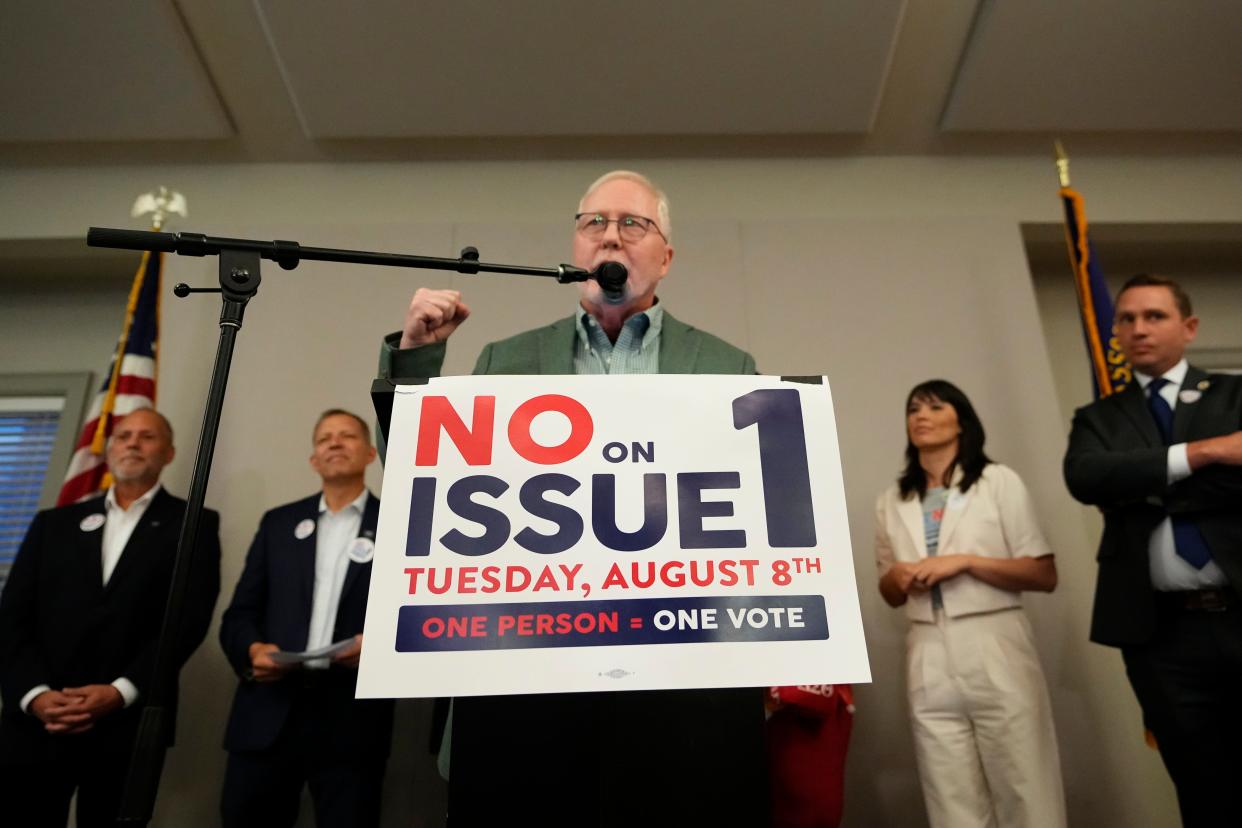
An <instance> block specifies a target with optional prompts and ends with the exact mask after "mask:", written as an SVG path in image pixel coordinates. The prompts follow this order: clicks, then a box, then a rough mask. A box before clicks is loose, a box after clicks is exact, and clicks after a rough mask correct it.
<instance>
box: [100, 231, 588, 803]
mask: <svg viewBox="0 0 1242 828" xmlns="http://www.w3.org/2000/svg"><path fill="white" fill-rule="evenodd" d="M86 243H87V244H88V245H90V246H92V247H112V248H121V249H124V250H150V251H153V252H165V253H176V254H178V255H181V256H218V257H219V259H220V267H219V276H220V287H218V288H191V287H188V286H187V285H184V284H179V285H177V286H176V287H175V288H174V289H173V292H174V293H175V294H176V295H177V296H179V297H185V296H188V295H189V294H191V293H219V294H221V300H222V302H223V307H222V309H221V311H220V341H219V345H218V348H217V350H216V360H215V365H214V367H213V368H212V372H211V383H210V385H209V386H208V390H207V407H206V411H205V412H204V414H203V427H202V431H201V432H200V433H199V438H198V452H197V454H196V455H195V458H194V471H193V474H192V477H191V480H190V492H189V495H188V496H187V505H186V511H185V522H184V523H183V524H182V526H181V535H180V537H179V539H178V541H177V554H176V558H175V560H174V564H173V579H172V586H171V588H170V589H169V593H168V603H167V605H166V607H165V611H164V623H163V626H162V628H161V629H160V638H159V644H158V646H157V650H156V658H155V668H154V669H155V672H154V676H153V677H152V681H151V690H150V693H148V694H147V697H146V699H145V700H144V706H143V709H142V715H141V718H140V720H139V724H138V734H137V737H136V738H135V741H134V752H133V757H132V761H131V763H130V767H129V772H128V775H127V777H126V780H125V789H124V792H123V794H122V798H121V811H120V815H119V816H118V819H117V825H119V826H146V825H147V824H148V823H149V822H150V820H151V816H152V814H153V813H154V810H155V796H156V792H157V791H158V789H159V783H160V775H161V773H162V772H163V768H164V758H165V754H166V752H167V747H166V744H165V738H164V737H165V734H166V733H167V732H168V728H169V727H171V726H172V724H173V722H172V720H171V719H172V716H171V714H172V710H171V709H170V707H169V705H170V703H171V701H172V697H173V694H174V693H175V691H176V686H177V674H178V672H179V665H178V664H177V650H178V647H177V643H178V641H179V640H180V636H181V625H182V621H183V618H184V615H185V599H186V593H187V592H188V590H189V587H190V573H191V571H192V569H191V564H192V562H193V561H194V556H195V555H196V554H197V551H198V527H199V523H200V522H201V520H202V515H203V501H204V498H205V496H206V494H207V480H208V478H209V477H210V475H211V462H212V457H213V455H214V454H215V448H216V436H217V434H218V432H219V429H220V414H221V410H222V409H223V407H224V392H225V388H226V386H227V385H228V378H229V368H230V366H231V364H232V361H233V347H234V344H235V342H236V340H237V334H238V332H239V331H240V330H241V326H242V315H243V314H244V313H245V310H246V304H247V303H248V302H249V301H250V299H251V298H253V297H254V295H255V294H256V293H257V292H258V290H259V282H260V281H261V280H260V276H259V263H260V260H262V259H269V260H271V261H274V262H276V263H277V264H278V265H280V266H281V267H282V268H284V269H285V270H293V269H294V268H295V267H297V266H298V264H299V263H300V262H301V261H302V260H314V261H323V262H344V263H349V264H364V265H388V266H397V267H413V268H423V269H427V270H454V271H456V272H458V273H483V272H486V273H512V274H516V275H521V276H550V277H553V278H555V279H556V280H557V282H559V283H561V284H566V283H569V282H581V281H585V280H586V279H589V278H597V279H598V278H600V275H601V274H599V273H594V274H593V273H591V272H589V271H587V270H584V269H583V268H580V267H574V266H572V265H566V264H562V265H558V266H557V267H527V266H524V265H504V264H487V263H484V262H480V261H479V251H478V250H476V249H475V248H473V247H466V248H463V249H462V251H461V256H459V257H458V258H456V259H449V258H437V257H433V256H409V255H400V254H393V253H371V252H366V251H361V250H336V249H332V248H325V247H303V246H301V245H300V244H298V243H297V242H292V241H256V240H252V239H226V238H218V237H215V236H204V235H202V234H201V233H157V232H146V231H140V230H119V229H112V228H106V227H92V228H90V230H89V231H88V232H87V234H86ZM603 275H604V276H605V279H606V278H608V275H609V274H603Z"/></svg>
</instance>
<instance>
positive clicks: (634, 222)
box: [574, 213, 668, 242]
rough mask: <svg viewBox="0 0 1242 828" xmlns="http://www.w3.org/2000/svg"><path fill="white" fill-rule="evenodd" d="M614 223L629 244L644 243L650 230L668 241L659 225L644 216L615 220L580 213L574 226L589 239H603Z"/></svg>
mask: <svg viewBox="0 0 1242 828" xmlns="http://www.w3.org/2000/svg"><path fill="white" fill-rule="evenodd" d="M613 223H615V224H616V225H617V234H618V235H619V236H621V238H622V239H623V240H624V241H627V242H637V241H642V240H643V239H644V238H645V237H646V235H647V231H648V230H654V231H656V232H657V233H659V234H660V238H662V239H664V241H666V242H667V241H668V238H667V237H666V236H665V235H664V233H663V231H661V230H660V227H659V225H657V224H656V223H655V222H654V221H652V220H651V219H649V218H645V217H643V216H622V217H621V218H615V219H610V218H604V217H603V216H601V215H600V214H599V213H578V214H576V215H575V216H574V226H575V227H577V229H578V232H579V233H581V234H582V235H584V236H586V237H587V238H588V239H600V238H603V236H604V232H605V231H606V230H607V229H608V225H610V224H613Z"/></svg>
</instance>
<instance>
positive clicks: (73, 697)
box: [0, 408, 220, 828]
mask: <svg viewBox="0 0 1242 828" xmlns="http://www.w3.org/2000/svg"><path fill="white" fill-rule="evenodd" d="M106 450H107V463H108V470H109V473H110V474H111V476H112V481H113V483H112V486H111V487H110V488H109V489H108V491H107V492H106V493H105V494H104V495H103V496H102V497H96V498H93V499H91V500H86V501H83V502H80V503H75V504H72V505H69V506H63V507H60V508H58V509H49V510H47V511H44V512H40V513H39V514H38V515H36V516H35V519H34V522H33V523H32V524H31V526H30V530H29V531H28V532H27V533H26V538H25V540H24V541H23V542H22V546H21V549H20V551H19V552H18V554H17V559H16V560H15V561H14V563H13V569H12V571H11V572H10V573H9V579H8V583H7V584H6V585H5V588H4V593H3V595H2V596H0V690H2V692H3V702H4V709H3V713H2V714H0V814H3V821H4V822H5V824H12V825H40V826H42V825H64V824H65V822H66V821H67V819H68V814H69V801H70V798H71V797H72V795H73V793H74V790H75V789H76V790H77V794H78V803H77V824H78V825H79V826H82V828H88V826H111V825H112V824H113V823H114V821H115V820H116V816H117V812H118V810H119V808H120V801H121V794H122V790H123V788H124V783H125V778H126V774H127V773H128V770H129V765H130V756H131V753H132V752H133V742H134V737H135V735H136V734H137V730H138V722H139V717H140V715H141V709H142V704H143V699H144V697H145V696H146V695H148V694H149V692H150V687H151V682H152V680H153V679H154V675H153V673H154V664H155V655H156V648H157V646H158V642H159V636H160V631H161V629H162V627H163V620H164V611H165V607H166V605H167V603H168V592H169V587H170V585H171V583H172V575H173V563H174V560H175V558H176V552H177V541H178V538H179V536H180V534H181V525H182V522H183V519H184V516H185V501H184V500H181V499H180V498H177V497H173V496H172V495H170V494H169V493H168V492H167V491H166V490H165V489H164V488H163V486H162V485H161V484H160V481H159V479H160V473H161V472H162V471H163V469H164V467H165V466H166V465H168V464H169V463H170V462H172V459H173V456H174V454H175V451H174V449H173V435H172V428H171V427H170V426H169V424H168V421H167V420H166V419H165V418H164V417H163V415H161V414H159V413H157V412H155V411H153V410H151V409H146V408H144V409H139V410H137V411H133V412H131V413H130V414H128V415H126V416H125V417H122V418H121V419H119V420H117V422H116V423H115V425H114V427H113V431H112V436H111V437H109V438H108V443H107V449H106ZM218 525H219V517H218V515H216V513H215V512H212V511H205V512H203V516H202V521H201V524H200V532H201V535H200V539H199V543H198V547H197V554H196V555H195V560H194V565H193V568H192V571H191V575H190V587H189V591H188V593H187V596H186V603H185V615H184V616H183V622H182V627H181V635H180V639H179V641H178V642H177V647H176V651H175V653H176V659H177V664H178V666H180V665H181V664H184V663H185V661H186V659H188V658H189V657H190V654H191V653H193V652H194V650H195V648H197V647H198V645H199V644H200V643H201V642H202V640H203V637H204V636H205V635H206V634H207V627H208V625H209V624H210V623H211V614H212V610H213V609H214V608H215V602H216V595H217V593H218V592H219V586H220V541H219V534H218V530H217V527H218ZM172 736H173V734H172V732H171V728H170V729H169V732H168V733H167V734H164V738H165V739H166V740H167V741H168V743H169V744H171V742H172Z"/></svg>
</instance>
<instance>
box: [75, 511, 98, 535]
mask: <svg viewBox="0 0 1242 828" xmlns="http://www.w3.org/2000/svg"><path fill="white" fill-rule="evenodd" d="M103 525H104V516H103V515H101V514H99V512H95V513H94V514H93V515H87V516H86V517H84V518H82V522H81V523H79V524H78V528H79V529H81V530H82V531H83V532H94V531H95V530H96V529H98V528H99V527H100V526H103Z"/></svg>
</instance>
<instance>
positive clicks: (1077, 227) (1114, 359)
mask: <svg viewBox="0 0 1242 828" xmlns="http://www.w3.org/2000/svg"><path fill="white" fill-rule="evenodd" d="M1057 168H1058V171H1059V172H1060V176H1061V203H1062V204H1063V205H1064V207H1065V242H1066V244H1067V246H1068V247H1069V258H1070V265H1071V267H1073V269H1074V290H1075V293H1076V294H1077V296H1078V309H1079V312H1080V314H1081V317H1082V332H1083V337H1084V338H1085V340H1086V344H1087V356H1088V358H1089V359H1090V361H1091V380H1092V384H1093V385H1094V386H1095V396H1096V398H1097V399H1098V398H1100V397H1107V396H1108V395H1109V394H1115V393H1117V392H1118V391H1121V390H1122V389H1124V388H1125V387H1126V385H1127V384H1128V383H1129V382H1130V379H1131V374H1130V365H1129V363H1127V362H1126V358H1125V355H1124V354H1122V353H1121V343H1120V342H1118V341H1117V337H1116V336H1115V335H1114V334H1113V300H1112V296H1110V295H1109V292H1108V285H1107V284H1105V282H1104V276H1103V275H1102V274H1101V273H1100V268H1099V265H1098V264H1097V262H1096V259H1095V251H1094V249H1092V247H1091V239H1090V238H1089V236H1088V234H1087V213H1086V209H1085V207H1084V205H1083V199H1082V196H1081V195H1079V194H1078V192H1077V191H1076V190H1074V189H1073V188H1072V187H1070V183H1069V160H1068V159H1067V158H1066V157H1065V153H1064V151H1063V150H1062V149H1061V144H1060V142H1059V141H1058V142H1057Z"/></svg>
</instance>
